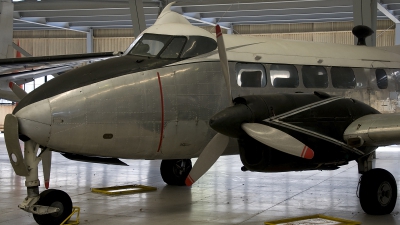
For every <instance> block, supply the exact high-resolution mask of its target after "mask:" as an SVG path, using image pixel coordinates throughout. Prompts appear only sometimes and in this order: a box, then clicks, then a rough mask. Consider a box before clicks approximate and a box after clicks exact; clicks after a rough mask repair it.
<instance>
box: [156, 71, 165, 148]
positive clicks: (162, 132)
mask: <svg viewBox="0 0 400 225" xmlns="http://www.w3.org/2000/svg"><path fill="white" fill-rule="evenodd" d="M157 77H158V85H159V86H160V97H161V132H160V142H159V143H158V150H157V152H160V150H161V144H162V140H163V135H164V95H163V90H162V85H161V77H160V73H158V72H157Z"/></svg>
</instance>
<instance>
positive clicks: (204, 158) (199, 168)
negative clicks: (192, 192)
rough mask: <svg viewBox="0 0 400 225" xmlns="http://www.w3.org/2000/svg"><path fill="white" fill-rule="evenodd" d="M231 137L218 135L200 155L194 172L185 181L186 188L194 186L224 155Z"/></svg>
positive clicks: (193, 169)
mask: <svg viewBox="0 0 400 225" xmlns="http://www.w3.org/2000/svg"><path fill="white" fill-rule="evenodd" d="M228 142H229V137H228V136H225V135H223V134H220V133H218V134H216V135H215V136H214V137H213V138H212V139H211V141H210V142H209V143H208V144H207V146H206V147H205V148H204V150H203V152H202V153H201V154H200V156H199V158H198V159H197V161H196V163H195V164H194V166H193V168H192V170H191V171H190V173H189V175H188V176H187V178H186V180H185V184H186V186H192V184H193V183H194V182H196V181H197V180H198V179H199V178H200V177H201V176H203V174H205V173H206V172H207V171H208V169H210V168H211V166H212V165H214V163H215V162H216V161H217V159H218V158H219V157H220V156H221V155H222V153H223V152H224V150H225V148H226V146H228Z"/></svg>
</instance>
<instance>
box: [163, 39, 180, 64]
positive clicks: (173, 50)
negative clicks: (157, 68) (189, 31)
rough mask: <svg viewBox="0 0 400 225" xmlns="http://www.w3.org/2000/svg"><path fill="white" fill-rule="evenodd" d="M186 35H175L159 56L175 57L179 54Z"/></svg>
mask: <svg viewBox="0 0 400 225" xmlns="http://www.w3.org/2000/svg"><path fill="white" fill-rule="evenodd" d="M185 42H186V37H175V38H174V39H173V40H172V41H171V43H170V44H169V45H168V47H167V48H166V49H165V50H164V52H163V53H162V54H161V55H160V57H161V58H167V59H176V58H178V57H179V55H180V54H181V51H182V48H183V46H184V45H185Z"/></svg>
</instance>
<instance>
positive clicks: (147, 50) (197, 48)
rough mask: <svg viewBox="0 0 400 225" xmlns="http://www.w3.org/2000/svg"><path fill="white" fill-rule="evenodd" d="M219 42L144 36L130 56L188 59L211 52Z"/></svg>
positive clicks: (178, 37) (191, 38)
mask: <svg viewBox="0 0 400 225" xmlns="http://www.w3.org/2000/svg"><path fill="white" fill-rule="evenodd" d="M216 48H217V42H216V41H215V40H214V39H212V38H208V37H203V36H188V37H187V36H171V35H161V34H147V33H146V34H144V35H143V36H142V37H140V39H139V40H138V41H137V42H136V43H134V46H133V48H132V49H131V51H130V52H129V54H130V55H138V56H147V57H157V56H158V57H160V58H163V59H187V58H192V57H195V56H198V55H202V54H205V53H208V52H211V51H213V50H215V49H216Z"/></svg>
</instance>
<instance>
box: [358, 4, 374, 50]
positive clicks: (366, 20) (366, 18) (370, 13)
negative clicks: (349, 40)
mask: <svg viewBox="0 0 400 225" xmlns="http://www.w3.org/2000/svg"><path fill="white" fill-rule="evenodd" d="M377 4H378V3H377V0H353V17H354V26H357V25H364V26H368V27H370V28H371V29H372V30H373V31H374V32H375V33H374V34H372V35H371V36H370V37H368V38H367V39H366V42H367V45H368V46H376V20H377V10H378V6H377ZM354 44H357V38H356V37H354Z"/></svg>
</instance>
